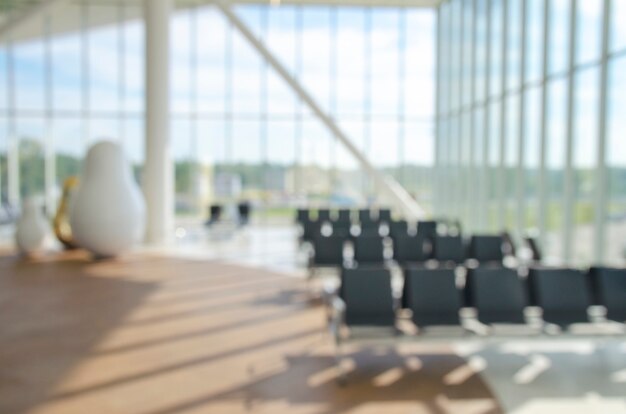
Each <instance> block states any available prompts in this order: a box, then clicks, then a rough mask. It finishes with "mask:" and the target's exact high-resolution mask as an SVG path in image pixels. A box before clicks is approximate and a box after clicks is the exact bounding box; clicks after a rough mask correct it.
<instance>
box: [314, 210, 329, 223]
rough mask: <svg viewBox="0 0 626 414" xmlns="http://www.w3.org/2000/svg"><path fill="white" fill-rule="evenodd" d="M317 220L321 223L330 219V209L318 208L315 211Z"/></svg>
mask: <svg viewBox="0 0 626 414" xmlns="http://www.w3.org/2000/svg"><path fill="white" fill-rule="evenodd" d="M317 221H319V222H322V223H324V222H327V221H330V210H329V209H327V208H320V209H319V210H318V211H317Z"/></svg>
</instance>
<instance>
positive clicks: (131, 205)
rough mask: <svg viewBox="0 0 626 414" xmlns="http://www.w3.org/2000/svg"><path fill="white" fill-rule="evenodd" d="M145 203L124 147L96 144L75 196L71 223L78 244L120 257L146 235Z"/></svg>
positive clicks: (100, 255)
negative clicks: (123, 149) (125, 156)
mask: <svg viewBox="0 0 626 414" xmlns="http://www.w3.org/2000/svg"><path fill="white" fill-rule="evenodd" d="M145 215H146V213H145V203H144V200H143V197H142V195H141V192H140V191H139V187H138V186H137V184H136V183H135V180H134V179H133V176H132V173H131V169H130V165H129V164H128V162H127V161H126V159H125V158H124V153H123V151H122V149H121V147H120V146H119V145H118V144H116V143H114V142H111V141H101V142H99V143H97V144H94V145H93V146H92V147H91V148H90V149H89V152H88V153H87V157H86V159H85V162H84V165H83V174H82V177H81V179H80V184H79V186H78V188H77V189H76V192H75V193H74V195H73V198H72V202H71V208H70V225H71V227H72V232H73V237H74V239H75V241H76V243H77V245H78V246H80V247H82V248H84V249H87V250H89V251H90V252H92V253H93V254H94V255H96V256H98V257H111V256H117V255H119V254H121V253H124V252H126V251H128V250H129V249H130V248H131V247H133V246H134V245H136V244H137V243H139V242H140V241H141V240H142V238H143V236H144V229H145Z"/></svg>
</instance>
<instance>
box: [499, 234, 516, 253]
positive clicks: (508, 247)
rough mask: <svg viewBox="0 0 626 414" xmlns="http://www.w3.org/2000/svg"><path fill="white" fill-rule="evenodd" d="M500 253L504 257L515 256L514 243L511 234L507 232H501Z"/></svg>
mask: <svg viewBox="0 0 626 414" xmlns="http://www.w3.org/2000/svg"><path fill="white" fill-rule="evenodd" d="M501 235H502V252H503V253H504V255H505V256H515V255H516V254H517V249H516V248H515V242H514V241H513V237H512V236H511V233H509V232H508V231H503V232H502V234H501Z"/></svg>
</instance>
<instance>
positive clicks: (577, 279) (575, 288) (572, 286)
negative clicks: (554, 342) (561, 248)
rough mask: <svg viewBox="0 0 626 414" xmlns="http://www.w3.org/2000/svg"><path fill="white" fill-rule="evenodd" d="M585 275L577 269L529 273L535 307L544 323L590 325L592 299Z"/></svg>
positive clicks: (541, 269)
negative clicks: (589, 309) (587, 323)
mask: <svg viewBox="0 0 626 414" xmlns="http://www.w3.org/2000/svg"><path fill="white" fill-rule="evenodd" d="M587 282H588V281H587V278H586V275H585V274H584V273H583V272H582V271H580V270H574V269H547V268H531V269H530V271H529V273H528V284H529V287H530V293H531V299H532V302H533V304H535V305H536V306H539V307H541V309H542V310H543V320H544V321H546V322H549V323H552V324H555V325H558V326H560V327H567V326H568V325H572V324H575V323H585V322H589V315H588V313H587V310H588V308H589V306H590V305H591V295H590V289H589V285H588V283H587Z"/></svg>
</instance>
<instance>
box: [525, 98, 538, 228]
mask: <svg viewBox="0 0 626 414" xmlns="http://www.w3.org/2000/svg"><path fill="white" fill-rule="evenodd" d="M524 113H525V120H524V199H525V202H526V205H525V209H526V211H525V213H524V217H525V220H524V222H525V227H526V229H536V228H537V226H538V216H539V211H538V208H539V205H538V203H539V160H540V152H541V89H540V88H532V89H529V90H528V91H527V92H526V100H525V112H524Z"/></svg>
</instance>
